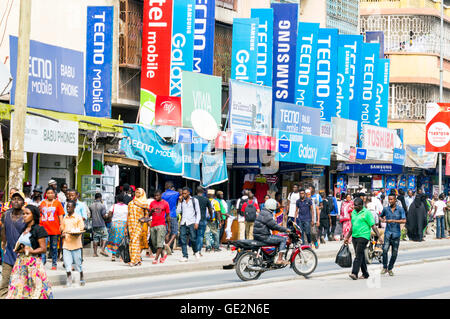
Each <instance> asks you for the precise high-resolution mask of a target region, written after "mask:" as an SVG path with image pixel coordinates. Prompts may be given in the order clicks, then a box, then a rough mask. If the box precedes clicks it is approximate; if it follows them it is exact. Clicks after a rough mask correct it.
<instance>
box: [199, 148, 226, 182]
mask: <svg viewBox="0 0 450 319" xmlns="http://www.w3.org/2000/svg"><path fill="white" fill-rule="evenodd" d="M227 180H228V170H227V162H226V158H225V153H224V152H218V153H216V154H203V156H202V187H210V186H213V185H217V184H221V183H223V182H226V181H227Z"/></svg>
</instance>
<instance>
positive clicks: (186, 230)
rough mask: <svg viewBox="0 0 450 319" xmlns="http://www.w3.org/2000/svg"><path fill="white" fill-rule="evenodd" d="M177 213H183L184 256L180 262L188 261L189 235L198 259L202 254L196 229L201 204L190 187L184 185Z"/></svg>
mask: <svg viewBox="0 0 450 319" xmlns="http://www.w3.org/2000/svg"><path fill="white" fill-rule="evenodd" d="M177 214H181V222H180V243H181V251H182V253H183V258H181V259H180V260H179V261H180V262H187V261H188V250H187V237H188V236H189V239H190V240H191V242H192V243H193V245H192V250H193V252H194V256H195V257H196V258H197V259H198V258H200V254H199V253H198V251H197V245H195V243H196V239H197V236H196V231H197V229H198V223H199V222H200V204H199V203H198V200H197V199H195V198H193V197H192V196H191V192H190V190H189V188H187V187H184V188H183V191H182V197H181V198H180V199H179V201H178V206H177Z"/></svg>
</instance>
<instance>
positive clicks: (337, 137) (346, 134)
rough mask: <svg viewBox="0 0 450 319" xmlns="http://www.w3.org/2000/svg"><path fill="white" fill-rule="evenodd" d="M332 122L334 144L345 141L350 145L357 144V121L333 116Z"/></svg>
mask: <svg viewBox="0 0 450 319" xmlns="http://www.w3.org/2000/svg"><path fill="white" fill-rule="evenodd" d="M331 123H332V133H333V144H334V145H338V144H340V143H343V144H346V145H350V146H356V140H357V137H358V122H357V121H352V120H348V119H343V118H337V117H333V118H331Z"/></svg>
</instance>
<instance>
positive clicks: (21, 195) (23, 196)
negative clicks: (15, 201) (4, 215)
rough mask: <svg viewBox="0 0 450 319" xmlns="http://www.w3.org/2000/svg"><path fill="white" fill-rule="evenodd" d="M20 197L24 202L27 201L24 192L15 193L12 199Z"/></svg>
mask: <svg viewBox="0 0 450 319" xmlns="http://www.w3.org/2000/svg"><path fill="white" fill-rule="evenodd" d="M16 195H19V196H20V197H22V199H23V200H25V194H24V193H23V192H20V191H19V192H15V193H14V194H12V196H11V199H12V198H13V197H14V196H16Z"/></svg>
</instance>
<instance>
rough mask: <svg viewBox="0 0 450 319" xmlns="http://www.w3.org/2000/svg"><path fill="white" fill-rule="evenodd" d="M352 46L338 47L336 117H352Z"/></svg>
mask: <svg viewBox="0 0 450 319" xmlns="http://www.w3.org/2000/svg"><path fill="white" fill-rule="evenodd" d="M351 53H352V51H351V49H350V48H344V47H339V49H338V71H337V72H338V73H337V88H336V102H337V104H336V117H340V118H343V119H349V117H350V55H351Z"/></svg>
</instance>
